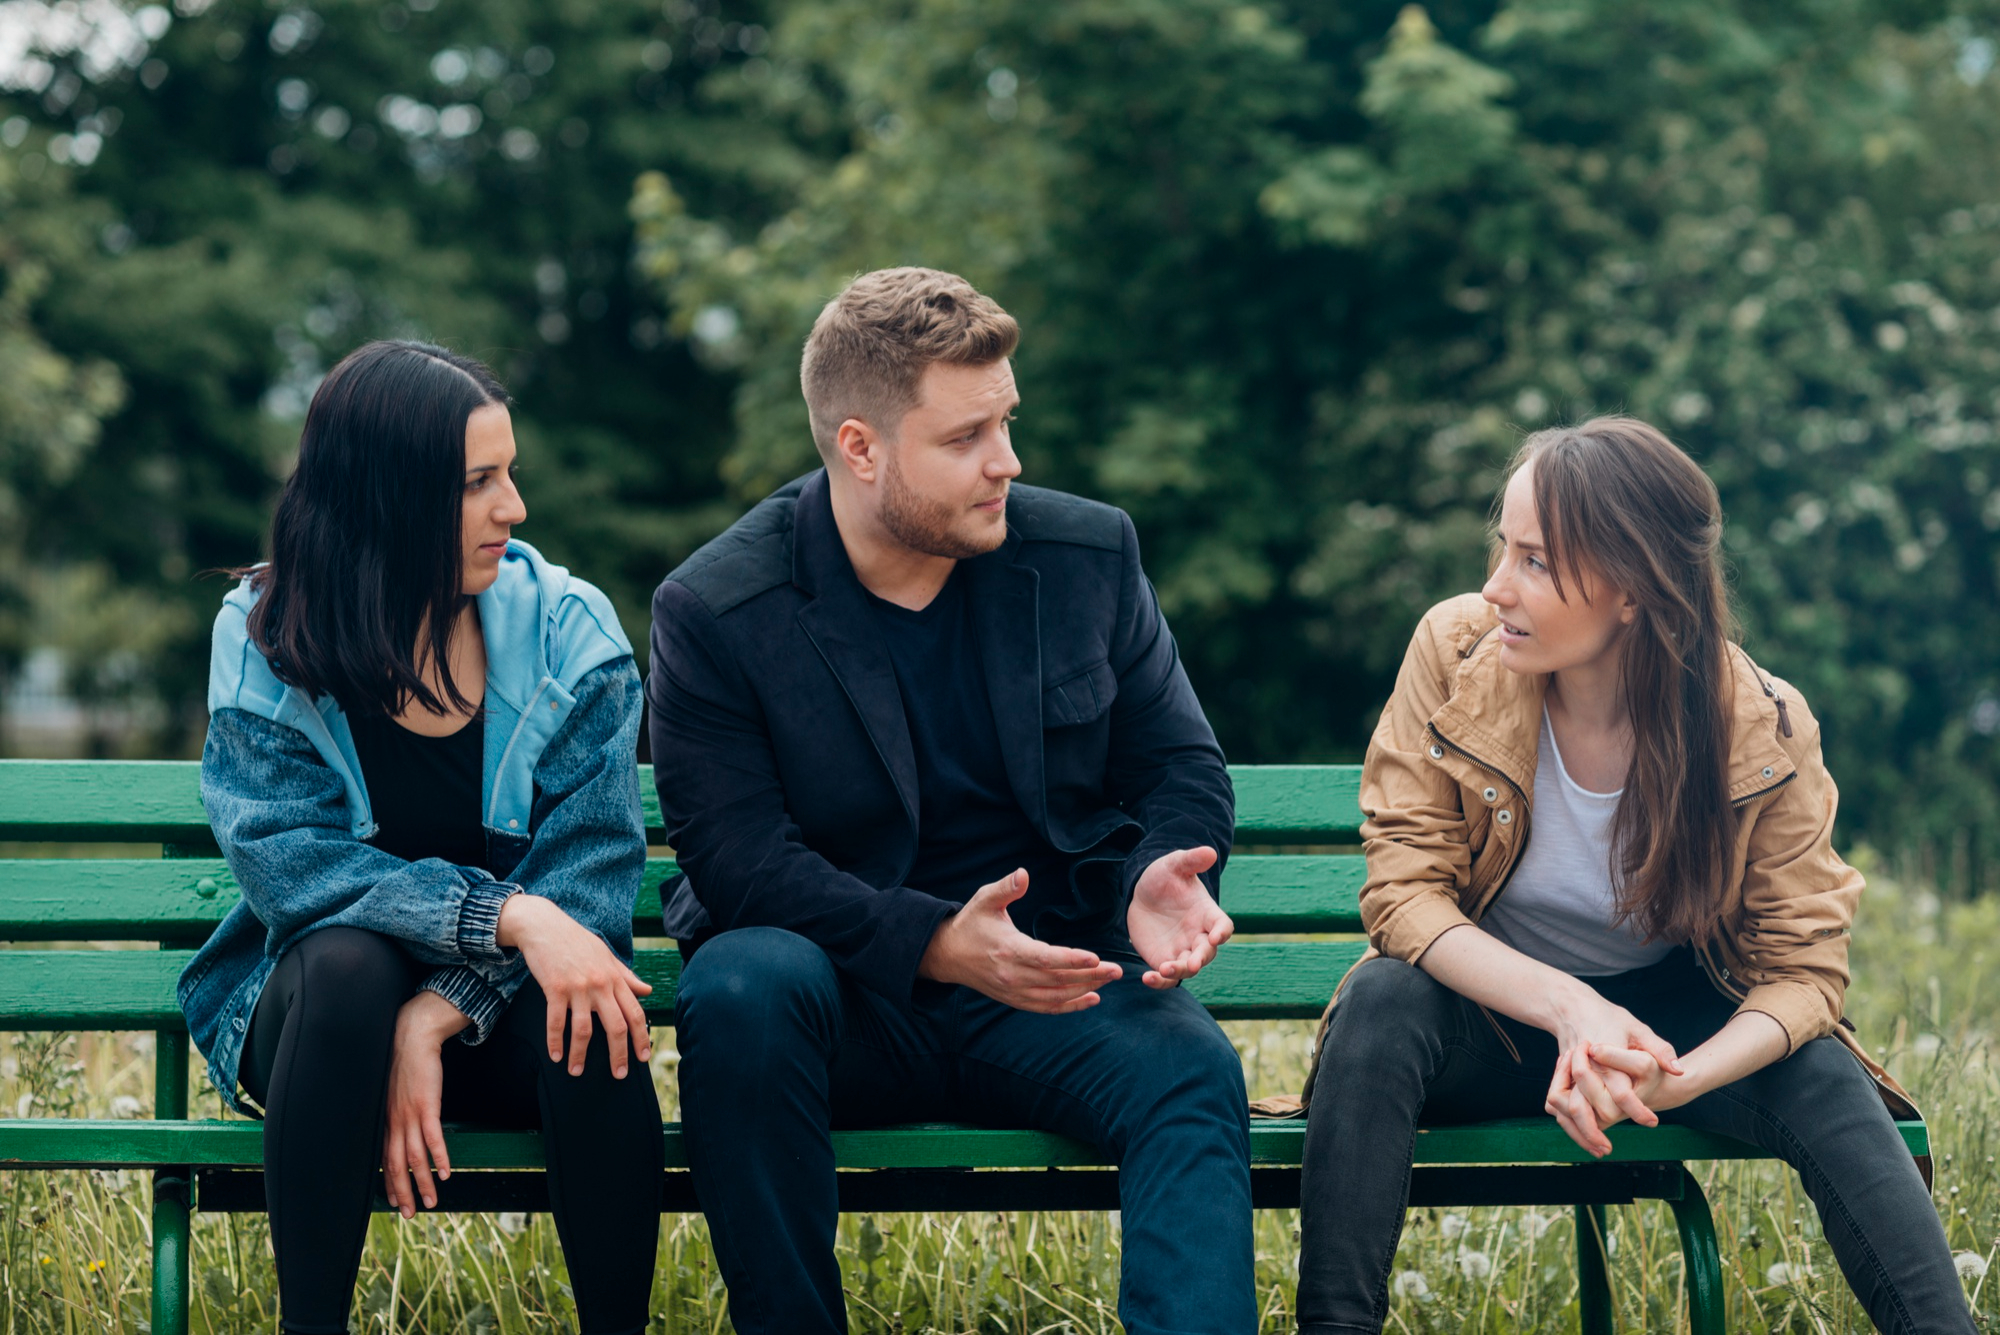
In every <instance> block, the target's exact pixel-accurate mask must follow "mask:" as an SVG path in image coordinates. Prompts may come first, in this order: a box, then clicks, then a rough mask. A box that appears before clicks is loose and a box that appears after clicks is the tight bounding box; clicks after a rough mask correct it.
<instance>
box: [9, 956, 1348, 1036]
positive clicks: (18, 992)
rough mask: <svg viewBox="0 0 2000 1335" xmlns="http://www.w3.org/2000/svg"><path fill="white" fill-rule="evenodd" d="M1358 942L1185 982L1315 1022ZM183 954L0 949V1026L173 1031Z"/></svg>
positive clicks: (662, 973) (655, 982)
mask: <svg viewBox="0 0 2000 1335" xmlns="http://www.w3.org/2000/svg"><path fill="white" fill-rule="evenodd" d="M1361 950H1362V946H1361V944H1360V943H1359V942H1353V941H1297V942H1289V941H1239V942H1232V943H1231V944H1230V945H1228V946H1225V947H1224V948H1223V949H1222V952H1221V953H1220V954H1219V955H1217V956H1216V959H1215V962H1214V963H1212V964H1210V965H1209V966H1208V967H1207V968H1206V969H1204V970H1202V971H1201V973H1200V974H1199V975H1198V976H1196V977H1195V978H1194V979H1192V980H1191V981H1190V982H1189V983H1188V990H1189V991H1191V992H1193V993H1194V994H1195V995H1196V996H1197V997H1199V998H1200V999H1201V1002H1202V1004H1203V1005H1205V1006H1207V1007H1208V1009H1209V1010H1210V1011H1211V1012H1212V1013H1213V1014H1214V1015H1215V1017H1216V1018H1217V1019H1221V1020H1268V1019H1311V1018H1313V1017H1315V1016H1317V1015H1318V1014H1319V1013H1320V1011H1321V1009H1322V1008H1323V1007H1324V1006H1325V1005H1326V999H1327V998H1328V997H1329V996H1331V995H1333V988H1334V985H1335V984H1337V983H1338V982H1339V981H1340V979H1341V976H1342V975H1343V974H1345V973H1346V972H1347V970H1348V968H1349V967H1350V966H1351V965H1352V964H1353V963H1354V961H1355V960H1356V959H1357V958H1359V957H1360V954H1361ZM191 958H193V952H192V951H186V950H5V951H0V1030H22V1029H176V1028H180V1027H181V1025H182V1020H181V1013H180V1007H179V1006H178V1005H177V1004H176V1002H175V999H174V982H175V980H176V979H178V978H179V977H180V971H181V969H182V968H183V967H185V966H186V964H187V962H188V960H189V959H191ZM633 968H634V970H635V972H637V973H638V975H639V976H640V977H641V978H643V979H645V980H646V981H647V982H648V983H650V984H652V986H653V994H652V995H651V996H649V997H647V998H646V1003H645V1004H646V1014H647V1015H648V1016H650V1017H651V1018H652V1020H653V1023H655V1024H660V1025H665V1024H671V1023H672V1022H673V1014H674V993H675V989H676V988H677V987H678V985H679V982H680V974H681V957H680V952H679V951H677V950H641V951H639V952H637V954H636V956H635V957H634V959H633Z"/></svg>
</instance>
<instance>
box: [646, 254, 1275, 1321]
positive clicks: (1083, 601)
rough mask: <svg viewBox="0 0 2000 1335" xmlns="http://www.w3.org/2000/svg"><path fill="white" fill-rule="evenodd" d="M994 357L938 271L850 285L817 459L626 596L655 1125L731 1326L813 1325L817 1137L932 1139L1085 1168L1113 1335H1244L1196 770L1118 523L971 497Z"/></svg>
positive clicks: (1021, 494)
mask: <svg viewBox="0 0 2000 1335" xmlns="http://www.w3.org/2000/svg"><path fill="white" fill-rule="evenodd" d="M1017 338H1018V330H1017V327H1016V325H1015V323H1014V320H1013V319H1012V318H1011V317H1010V316H1008V315H1007V313H1006V312H1005V311H1003V310H1001V309H1000V308H999V306H997V305H996V304H995V303H994V302H992V301H991V300H989V299H988V298H986V297H984V296H982V295H980V294H979V293H978V292H977V291H975V290H974V289H973V288H972V287H971V285H970V284H968V283H966V282H965V280H963V279H961V278H958V277H956V276H954V275H951V274H944V273H938V272H936V271H933V270H928V269H889V270H882V271H879V272H876V273H871V274H867V275H864V276H862V277H861V278H859V279H856V280H855V281H854V283H853V284H851V285H850V286H849V287H848V288H847V289H846V290H845V291H844V292H842V293H841V294H840V295H839V296H838V297H836V298H835V299H834V300H833V301H832V302H831V303H829V304H828V306H827V307H826V309H825V310H824V311H822V312H821V314H820V317H819V320H818V322H817V323H816V324H815V325H814V326H813V331H812V336H811V338H810V339H809V340H808V341H807V343H806V349H805V358H804V364H803V367H802V371H801V378H802V380H803V382H804V389H805V397H806V404H807V407H808V409H809V410H810V413H811V420H812V431H813V439H814V442H815V443H816V444H817V445H818V447H819V452H820V456H821V458H822V459H823V460H824V461H825V463H826V468H825V469H824V470H823V471H821V472H816V473H813V474H811V475H810V476H808V477H806V478H804V479H801V480H799V481H795V482H792V483H790V484H788V485H787V486H785V487H783V488H781V489H780V490H779V491H777V492H776V493H775V494H773V495H772V496H771V497H769V498H768V499H767V500H765V501H764V502H763V503H762V504H760V505H758V506H757V507H756V508H755V509H754V510H752V511H751V512H750V513H749V514H748V515H746V516H744V518H743V519H741V520H740V521H738V522H737V523H736V525H735V526H734V527H732V528H730V529H729V531H728V532H726V533H724V534H723V535H722V536H721V537H719V538H717V539H715V540H714V541H713V542H711V543H709V544H708V545H707V546H705V547H703V548H702V549H701V550H700V551H699V552H697V553H695V555H694V556H693V557H691V558H690V559H689V560H688V561H687V562H686V563H685V564H684V565H682V566H681V567H680V568H679V569H678V570H676V571H674V573H673V574H671V575H670V576H668V577H667V579H666V581H665V582H664V583H663V584H661V585H660V587H659V590H658V592H657V593H656V594H655V595H654V598H653V655H652V675H651V679H650V682H649V684H648V687H647V690H648V696H649V699H650V701H651V704H652V711H653V713H652V740H653V756H654V761H655V773H656V775H657V776H658V782H659V789H660V809H661V812H662V814H663V815H664V817H665V820H666V824H667V827H668V830H669V835H670V838H671V841H672V843H673V846H674V850H675V853H676V855H677V857H678V858H679V861H680V865H681V867H682V869H683V871H684V873H685V874H684V876H683V877H682V878H681V879H680V880H679V882H678V883H677V884H674V885H672V886H670V887H668V888H667V890H666V892H665V898H666V900H667V903H666V915H665V916H666V924H667V929H668V930H669V931H670V932H672V933H673V935H675V936H676V937H678V938H679V939H680V940H681V942H682V949H683V951H684V952H685V953H686V954H687V955H688V956H689V961H688V965H687V968H686V970H685V971H684V972H683V974H682V976H681V982H680V989H679V994H678V1000H677V1015H676V1022H677V1024H678V1025H679V1030H680V1049H681V1065H680V1083H681V1106H682V1117H683V1119H684V1120H683V1126H684V1131H685V1136H686V1144H687V1154H688V1162H689V1166H690V1168H691V1169H692V1170H693V1175H694V1183H695V1190H696V1193H697V1195H698V1196H699V1197H700V1200H701V1205H702V1209H703V1210H704V1211H705V1212H706V1214H707V1216H708V1222H709V1229H710V1232H711V1234H712V1236H713V1238H714V1242H715V1251H716V1256H717V1259H718V1261H719V1263H720V1265H721V1269H722V1275H723V1278H724V1280H725V1281H726V1282H727V1283H728V1286H729V1311H730V1319H731V1320H732V1321H733V1322H734V1324H735V1327H736V1329H737V1331H739V1332H741V1335H766V1332H784V1335H805V1333H807V1332H823V1333H825V1335H834V1333H835V1332H845V1331H846V1330H847V1318H846V1315H845V1310H844V1304H843V1301H842V1296H841V1284H840V1271H839V1267H838V1265H837V1264H836V1262H835V1260H834V1251H833V1243H834V1226H835V1222H836V1217H837V1214H838V1197H837V1194H836V1186H835V1174H834V1156H833V1146H832V1140H831V1135H830V1133H831V1130H832V1129H833V1128H835V1127H840V1128H850V1127H865V1126H881V1125H886V1124H895V1123H902V1122H920V1121H927V1120H933V1121H934V1120H941V1119H948V1120H960V1121H968V1122H978V1123H981V1124H984V1125H988V1126H1015V1127H1031V1128H1038V1129H1045V1130H1050V1131H1057V1132H1061V1133H1063V1134H1065V1135H1069V1136H1073V1137H1075V1138H1076V1139H1078V1140H1082V1141H1086V1142H1089V1143H1091V1144H1094V1145H1097V1146H1099V1147H1101V1148H1102V1149H1103V1150H1105V1151H1106V1152H1107V1153H1108V1154H1109V1155H1111V1156H1113V1157H1115V1158H1116V1160H1117V1161H1118V1163H1119V1166H1120V1169H1121V1171H1120V1175H1119V1184H1120V1185H1119V1191H1120V1201H1121V1204H1122V1206H1123V1212H1122V1213H1123V1224H1124V1229H1123V1248H1124V1256H1123V1273H1122V1293H1121V1297H1120V1304H1119V1314H1120V1316H1121V1318H1122V1319H1123V1321H1124V1323H1125V1328H1126V1329H1127V1330H1128V1331H1131V1332H1133V1335H1154V1333H1155V1332H1169V1331H1172V1332H1224V1331H1229V1332H1244V1331H1252V1330H1254V1329H1255V1328H1256V1325H1257V1317H1256V1311H1255V1300H1254V1295H1253V1279H1252V1252H1251V1238H1250V1170H1249V1121H1248V1115H1247V1109H1246V1105H1245V1102H1244V1088H1243V1073H1242V1066H1241V1063H1240V1062H1239V1061H1238V1059H1237V1056H1236V1053H1235V1051H1234V1049H1233V1048H1232V1047H1231V1046H1230V1044H1229V1041H1228V1039H1227V1038H1225V1037H1224V1036H1223V1033H1222V1031H1221V1029H1220V1028H1218V1027H1217V1025H1216V1023H1215V1022H1214V1020H1212V1019H1211V1018H1210V1017H1209V1015H1208V1013H1207V1012H1206V1011H1204V1010H1203V1009H1202V1007H1201V1005H1200V1003H1198V1002H1197V1001H1196V1000H1195V998H1194V997H1193V996H1191V995H1188V994H1187V993H1185V992H1182V991H1181V990H1180V989H1179V988H1178V986H1177V984H1178V983H1179V982H1180V981H1181V980H1182V979H1184V978H1188V977H1191V976H1193V975H1194V974H1195V973H1196V972H1197V971H1198V970H1199V969H1200V968H1201V967H1202V966H1203V965H1204V964H1206V963H1208V962H1209V961H1210V960H1211V959H1213V958H1214V956H1215V951H1216V948H1217V947H1218V946H1220V945H1221V944H1222V943H1223V942H1224V941H1226V940H1227V939H1228V937H1229V933H1230V922H1229V919H1228V918H1227V917H1226V916H1225V915H1224V914H1223V912H1222V910H1221V908H1220V907H1218V905H1217V903H1216V900H1215V895H1214V890H1215V884H1216V879H1217V877H1218V875H1219V874H1220V872H1221V870H1222V861H1223V858H1224V857H1225V856H1226V854H1227V852H1228V847H1229V840H1230V836H1231V832H1232V829H1233V826H1234V797H1233V794H1232V791H1231V788H1230V784H1229V776H1228V772H1227V770H1226V769H1225V768H1224V766H1223V759H1222V752H1221V750H1220V749H1219V748H1218V747H1217V745H1216V742H1215V736H1214V734H1213V732H1211V731H1210V729H1209V726H1208V722H1207V720H1206V719H1205V718H1204V717H1203V716H1202V712H1201V707H1200V704H1199V703H1198V702H1197V701H1196V699H1195V695H1194V691H1193V689H1192V688H1191V687H1190V686H1189V684H1188V680H1187V676H1186V674H1185V673H1184V672H1183V671H1182V669H1181V665H1180V656H1179V652H1178V651H1177V649H1176V648H1175V645H1174V640H1173V636H1172V635H1171V634H1170V633H1169V632H1168V630H1167V626H1166V623H1165V620H1164V619H1163V618H1162V616H1161V614H1160V609H1159V606H1158V604H1157V602H1156V601H1155V598H1154V595H1153V589H1152V585H1151V584H1150V583H1148V581H1147V579H1146V576H1145V573H1144V572H1143V571H1142V570H1141V569H1140V566H1139V551H1138V543H1137V538H1136V537H1135V535H1134V533H1133V529H1132V523H1131V520H1130V519H1128V518H1127V517H1126V516H1125V515H1124V513H1122V512H1121V511H1119V510H1116V509H1113V508H1111V507H1110V506H1106V505H1100V504H1097V503H1095V502H1091V501H1086V500H1081V499H1078V498H1076V497H1073V496H1066V495H1063V494H1061V493H1059V492H1052V491H1044V490H1041V489H1038V488H1033V487H1010V483H1011V481H1012V479H1013V478H1014V477H1015V476H1016V475H1017V474H1018V473H1019V472H1020V462H1019V461H1018V460H1017V459H1016V458H1015V456H1014V450H1013V446H1012V444H1011V442H1010V439H1009V435H1008V423H1009V422H1010V421H1011V420H1012V414H1013V409H1014V408H1015V406H1016V405H1017V404H1018V403H1019V401H1020V400H1019V397H1018V396H1017V395H1016V393H1015V389H1014V376H1013V371H1012V369H1011V367H1010V366H1009V363H1008V357H1009V356H1010V354H1012V352H1013V351H1014V346H1015V342H1016V340H1017Z"/></svg>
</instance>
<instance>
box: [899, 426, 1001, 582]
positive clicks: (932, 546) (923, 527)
mask: <svg viewBox="0 0 2000 1335" xmlns="http://www.w3.org/2000/svg"><path fill="white" fill-rule="evenodd" d="M962 515H963V512H962V511H958V510H954V509H953V508H952V507H951V506H949V505H947V504H945V503H944V502H943V501H934V500H931V499H930V498H929V497H926V496H919V495H918V494H917V493H916V492H915V491H913V490H911V489H910V487H909V485H908V484H907V483H905V482H904V481H903V474H902V470H901V469H899V468H897V467H896V454H895V451H894V450H891V451H890V452H889V457H888V459H887V461H886V466H885V467H884V468H883V470H882V511H881V520H882V527H883V528H885V529H887V530H889V536H890V537H892V538H894V539H895V540H896V541H897V542H900V543H902V544H903V545H904V546H905V547H908V548H909V549H910V550H911V551H916V552H922V553H924V555H926V556H944V557H949V558H951V559H952V560H954V561H965V560H969V559H971V558H972V557H975V556H984V555H985V554H986V553H987V552H990V551H992V550H993V549H994V548H996V547H998V546H999V545H1000V544H1001V543H1003V542H1005V541H1006V540H1007V529H1006V526H1005V525H997V526H996V527H995V528H994V530H993V532H992V534H991V535H988V534H985V533H982V534H979V535H978V536H976V537H974V536H970V535H965V534H960V533H957V532H955V531H954V529H955V528H956V527H957V525H958V524H959V523H961V522H963V519H962Z"/></svg>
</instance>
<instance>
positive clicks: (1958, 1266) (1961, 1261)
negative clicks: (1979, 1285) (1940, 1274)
mask: <svg viewBox="0 0 2000 1335" xmlns="http://www.w3.org/2000/svg"><path fill="white" fill-rule="evenodd" d="M1951 1264H1952V1268H1953V1269H1955V1270H1957V1271H1958V1277H1959V1278H1960V1279H1985V1278H1986V1258H1985V1257H1983V1256H1981V1255H1980V1254H1979V1253H1978V1252H1953V1253H1952V1254H1951Z"/></svg>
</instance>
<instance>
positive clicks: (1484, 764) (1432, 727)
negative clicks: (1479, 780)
mask: <svg viewBox="0 0 2000 1335" xmlns="http://www.w3.org/2000/svg"><path fill="white" fill-rule="evenodd" d="M1424 727H1425V730H1426V731H1427V732H1429V733H1430V735H1431V737H1432V739H1433V740H1435V741H1436V742H1437V743H1438V745H1440V746H1446V747H1450V748H1451V749H1452V750H1453V751H1456V752H1457V753H1458V754H1460V755H1462V756H1464V757H1465V758H1466V759H1467V760H1470V761H1471V762H1472V763H1473V764H1475V765H1477V766H1479V767H1480V768H1481V769H1483V770H1486V771H1488V772H1489V773H1493V774H1498V775H1499V776H1500V777H1501V778H1502V779H1503V780H1505V781H1506V784H1507V786H1508V787H1509V788H1512V789H1513V790H1514V796H1515V797H1517V798H1519V799H1520V802H1521V838H1520V841H1519V842H1518V843H1516V844H1515V845H1514V856H1513V858H1512V860H1510V861H1509V862H1508V863H1507V869H1506V870H1505V871H1503V872H1501V873H1500V880H1499V883H1498V884H1496V885H1495V886H1494V887H1493V893H1492V894H1490V895H1488V896H1486V902H1485V903H1484V904H1482V905H1481V906H1480V910H1479V912H1480V916H1481V917H1484V916H1485V914H1486V910H1487V909H1489V908H1491V907H1493V901H1494V900H1496V899H1498V898H1500V892H1501V891H1502V890H1505V889H1506V888H1507V883H1508V882H1509V881H1512V880H1513V879H1514V869H1515V868H1516V867H1518V866H1520V865H1521V855H1522V854H1523V853H1525V852H1527V851H1528V816H1529V812H1528V795H1527V794H1526V793H1525V792H1523V791H1521V785H1520V784H1518V783H1515V782H1514V779H1513V776H1512V775H1510V774H1508V773H1507V771H1506V770H1503V769H1501V768H1500V767H1499V766H1498V765H1495V764H1493V763H1491V762H1490V761H1486V760H1482V759H1481V758H1480V757H1478V756H1475V755H1474V754H1472V752H1470V751H1468V750H1466V749H1465V748H1464V747H1462V746H1460V745H1459V744H1458V743H1457V742H1454V741H1452V740H1451V739H1450V738H1449V737H1446V736H1445V735H1444V734H1443V733H1441V732H1439V731H1438V727H1437V724H1435V723H1427V724H1425V725H1424Z"/></svg>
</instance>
